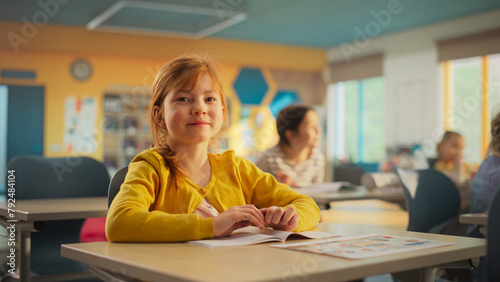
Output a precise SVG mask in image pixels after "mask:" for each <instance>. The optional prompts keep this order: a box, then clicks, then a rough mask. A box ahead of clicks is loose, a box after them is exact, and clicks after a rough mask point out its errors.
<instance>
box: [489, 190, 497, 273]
mask: <svg viewBox="0 0 500 282" xmlns="http://www.w3.org/2000/svg"><path fill="white" fill-rule="evenodd" d="M486 228H487V231H486V233H487V235H486V236H487V237H486V238H487V245H488V247H487V253H488V255H487V257H486V264H487V269H488V272H489V276H490V281H500V268H499V266H500V189H497V191H496V192H495V194H494V196H493V198H492V199H491V201H490V204H489V208H488V223H487V225H486Z"/></svg>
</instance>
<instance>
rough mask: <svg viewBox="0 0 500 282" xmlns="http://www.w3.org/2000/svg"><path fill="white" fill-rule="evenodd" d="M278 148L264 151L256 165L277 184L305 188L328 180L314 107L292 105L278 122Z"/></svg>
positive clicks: (282, 111) (285, 109)
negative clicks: (319, 146)
mask: <svg viewBox="0 0 500 282" xmlns="http://www.w3.org/2000/svg"><path fill="white" fill-rule="evenodd" d="M276 128H277V130H278V135H279V143H278V145H276V146H274V147H271V148H269V149H267V150H266V151H264V152H263V153H262V154H261V155H260V157H259V159H258V160H257V161H256V165H257V166H258V167H259V168H260V169H262V170H263V171H267V172H270V173H271V174H272V175H274V177H276V179H278V181H280V182H283V183H285V184H287V185H289V186H293V187H305V186H308V185H311V184H313V183H321V182H324V181H325V156H324V155H323V153H321V151H320V150H319V149H318V148H317V146H318V145H319V140H320V136H321V130H320V127H319V119H318V114H317V113H316V111H314V109H312V108H311V107H307V106H303V105H291V106H288V107H286V108H284V109H283V110H281V111H280V113H279V114H278V117H277V119H276Z"/></svg>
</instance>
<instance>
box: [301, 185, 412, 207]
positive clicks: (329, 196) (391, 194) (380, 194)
mask: <svg viewBox="0 0 500 282" xmlns="http://www.w3.org/2000/svg"><path fill="white" fill-rule="evenodd" d="M309 196H310V197H311V198H313V199H314V201H316V203H318V204H324V203H327V202H335V201H351V200H372V199H376V200H384V201H400V202H404V199H405V198H404V197H405V195H404V192H403V188H402V187H391V188H389V189H373V190H369V189H366V188H364V187H362V188H360V189H356V190H346V191H339V192H332V193H318V194H311V195H309Z"/></svg>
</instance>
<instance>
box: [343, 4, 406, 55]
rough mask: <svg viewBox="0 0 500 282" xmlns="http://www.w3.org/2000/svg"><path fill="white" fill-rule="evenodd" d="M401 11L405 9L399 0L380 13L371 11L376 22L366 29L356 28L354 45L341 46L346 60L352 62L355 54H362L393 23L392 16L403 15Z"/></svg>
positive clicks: (367, 25) (344, 44) (370, 23)
mask: <svg viewBox="0 0 500 282" xmlns="http://www.w3.org/2000/svg"><path fill="white" fill-rule="evenodd" d="M410 1H411V0H410ZM401 11H403V7H402V6H401V2H400V1H399V0H389V2H388V3H387V9H386V10H380V11H378V12H375V11H374V10H371V11H370V15H372V17H373V19H374V20H372V21H369V22H368V23H366V25H365V27H364V29H361V28H360V27H358V26H355V27H354V40H353V42H354V44H348V43H342V44H340V48H341V50H342V53H343V54H344V57H345V58H346V60H347V61H350V60H351V56H352V55H353V54H358V53H359V52H361V49H363V48H366V47H367V46H368V44H370V41H371V39H370V38H371V37H375V36H377V35H379V34H380V31H381V30H382V28H384V27H387V26H388V25H389V23H390V22H391V20H392V15H397V14H399V13H401Z"/></svg>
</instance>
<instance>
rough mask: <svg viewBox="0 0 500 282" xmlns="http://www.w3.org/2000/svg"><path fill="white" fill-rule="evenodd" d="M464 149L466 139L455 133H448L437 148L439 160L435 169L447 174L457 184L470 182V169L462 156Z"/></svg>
mask: <svg viewBox="0 0 500 282" xmlns="http://www.w3.org/2000/svg"><path fill="white" fill-rule="evenodd" d="M464 147H465V139H464V138H463V137H462V135H460V134H459V133H457V132H454V131H446V132H445V133H444V135H443V139H442V140H441V142H439V144H438V147H437V152H438V159H437V161H436V163H435V164H434V168H435V169H436V170H439V171H441V172H442V173H444V174H446V175H447V176H448V177H450V178H451V179H452V180H453V181H454V182H455V183H463V182H465V181H467V180H470V169H469V167H468V166H467V164H466V163H465V162H464V160H463V156H462V150H463V148H464Z"/></svg>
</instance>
